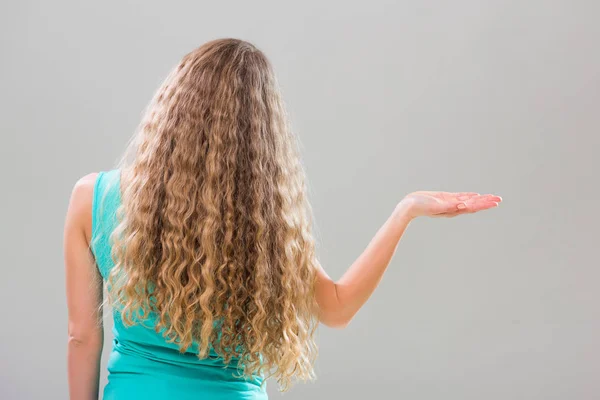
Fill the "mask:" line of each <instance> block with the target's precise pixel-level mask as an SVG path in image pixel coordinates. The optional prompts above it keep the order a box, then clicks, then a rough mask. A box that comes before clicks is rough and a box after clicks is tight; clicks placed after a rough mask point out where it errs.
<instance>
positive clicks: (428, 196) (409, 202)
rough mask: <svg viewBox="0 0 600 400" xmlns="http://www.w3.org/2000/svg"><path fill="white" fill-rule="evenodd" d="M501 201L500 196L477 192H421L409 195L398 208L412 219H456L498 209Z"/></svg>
mask: <svg viewBox="0 0 600 400" xmlns="http://www.w3.org/2000/svg"><path fill="white" fill-rule="evenodd" d="M501 201H502V198H501V197H500V196H495V195H491V194H485V195H481V194H479V193H475V192H457V193H452V192H424V191H419V192H413V193H410V194H409V195H407V196H406V197H405V198H404V199H403V200H402V201H401V202H400V203H399V204H398V208H400V209H403V210H404V211H405V212H406V213H407V215H408V216H409V217H410V218H415V217H420V216H427V217H455V216H457V215H460V214H473V213H476V212H478V211H482V210H487V209H489V208H494V207H497V206H498V204H499V203H500V202H501Z"/></svg>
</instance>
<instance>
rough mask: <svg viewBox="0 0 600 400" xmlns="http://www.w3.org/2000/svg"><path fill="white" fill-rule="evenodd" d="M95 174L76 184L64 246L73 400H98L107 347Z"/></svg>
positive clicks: (72, 195) (70, 396) (70, 379)
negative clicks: (95, 236)
mask: <svg viewBox="0 0 600 400" xmlns="http://www.w3.org/2000/svg"><path fill="white" fill-rule="evenodd" d="M95 178H96V174H95V173H94V174H89V175H86V176H84V177H83V178H81V179H80V180H79V181H77V183H76V184H75V186H74V188H73V191H72V193H71V198H70V201H69V208H68V211H67V215H66V219H65V227H64V236H63V246H64V260H65V275H66V289H67V308H68V313H69V325H68V334H69V336H68V349H67V362H68V377H69V398H70V399H71V400H97V399H98V389H99V376H100V358H101V354H102V346H103V343H104V333H103V326H102V309H101V304H102V289H103V288H102V278H101V276H100V274H99V271H98V268H97V267H96V263H95V261H94V257H93V255H92V253H91V251H90V248H89V239H90V237H91V209H92V195H93V188H94V182H95Z"/></svg>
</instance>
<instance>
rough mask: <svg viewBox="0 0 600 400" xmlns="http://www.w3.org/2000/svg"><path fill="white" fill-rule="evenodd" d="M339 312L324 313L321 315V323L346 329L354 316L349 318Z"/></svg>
mask: <svg viewBox="0 0 600 400" xmlns="http://www.w3.org/2000/svg"><path fill="white" fill-rule="evenodd" d="M336 314H337V313H332V314H329V315H327V314H322V315H321V318H320V320H321V323H322V324H323V325H325V326H326V327H328V328H333V329H344V328H346V327H347V326H348V324H350V321H351V319H352V318H347V317H344V316H342V315H339V314H337V315H336Z"/></svg>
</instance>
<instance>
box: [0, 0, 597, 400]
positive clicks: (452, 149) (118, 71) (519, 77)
mask: <svg viewBox="0 0 600 400" xmlns="http://www.w3.org/2000/svg"><path fill="white" fill-rule="evenodd" d="M599 13H600V3H598V2H596V1H592V0H590V1H573V0H563V1H549V0H543V1H542V0H535V1H533V0H532V1H517V0H513V1H501V0H495V1H475V0H458V1H452V2H422V1H381V0H377V1H368V2H367V1H340V0H337V1H315V0H303V1H295V2H290V1H270V2H257V1H249V2H219V1H211V2H208V1H187V2H183V1H149V0H146V1H124V0H119V1H115V0H109V1H96V2H87V1H74V0H73V1H64V0H63V1H41V0H39V1H22V0H21V1H7V0H3V1H2V2H1V5H0V46H1V47H0V57H1V63H0V132H1V135H2V136H1V139H2V140H1V144H0V151H1V157H0V162H1V163H2V164H1V166H0V167H1V171H2V186H1V189H0V190H1V196H0V198H1V201H2V204H1V208H0V209H1V212H2V223H1V224H0V226H1V229H2V236H3V238H2V241H1V243H2V271H1V277H0V296H1V300H2V323H1V324H2V325H1V330H0V398H2V399H42V398H43V399H66V398H67V376H66V343H67V309H66V299H65V293H64V266H63V249H62V229H63V223H64V216H65V212H66V209H67V204H68V199H69V195H70V192H71V189H72V187H73V185H74V183H75V182H76V180H77V179H79V178H80V177H81V176H83V175H85V174H87V173H90V172H94V171H100V170H107V169H110V168H112V166H113V165H114V163H115V162H116V160H117V159H118V158H119V157H120V155H121V153H122V151H123V150H124V147H125V143H126V141H127V140H128V139H129V137H130V136H131V135H132V134H133V132H134V130H135V128H136V126H137V124H138V122H139V120H140V118H141V113H142V111H143V110H144V108H145V106H146V104H147V103H148V102H149V100H150V98H151V96H152V94H153V93H154V91H155V90H156V89H157V88H158V85H159V84H160V83H161V82H162V80H163V79H164V78H165V76H166V74H167V73H168V71H169V70H170V69H171V68H172V67H173V66H175V65H176V64H177V62H178V61H179V59H180V58H181V57H182V56H183V55H184V54H185V53H187V52H188V51H190V50H192V49H193V48H195V47H197V46H200V45H201V44H202V43H204V42H206V41H208V40H210V39H215V38H219V37H237V38H241V39H245V40H248V41H251V42H252V43H254V44H255V45H256V46H258V47H259V48H260V49H262V50H263V51H264V52H265V53H266V54H267V56H268V57H269V58H270V60H271V61H272V63H273V65H274V67H275V70H276V73H277V76H278V79H279V80H280V83H281V86H282V88H283V95H284V98H285V101H286V104H287V107H288V110H289V112H290V115H291V118H292V125H293V127H294V129H295V131H296V132H297V133H298V135H299V137H300V140H301V143H302V153H303V160H304V163H305V165H306V170H307V173H308V179H309V184H310V197H311V200H312V204H313V207H314V210H315V217H316V225H317V238H318V243H319V247H318V254H319V256H320V258H321V261H322V264H323V265H324V267H325V269H326V270H327V272H328V273H329V274H330V275H331V276H332V277H333V278H339V277H341V275H342V274H343V272H344V271H345V270H346V268H347V267H348V266H349V265H350V264H351V263H352V262H353V261H354V259H355V258H356V257H357V256H358V255H359V254H360V252H362V250H363V249H364V247H365V246H366V245H367V244H368V242H369V240H370V239H371V237H372V236H373V234H374V233H375V232H376V230H377V229H378V228H379V226H380V225H381V224H382V223H383V222H384V221H385V219H386V218H387V217H388V216H389V214H390V212H391V211H392V210H393V207H394V206H395V205H396V203H397V202H398V201H399V200H400V199H402V197H403V196H404V195H405V194H407V193H409V192H411V191H415V190H447V191H478V192H480V193H494V194H498V195H500V196H502V197H503V199H504V202H503V204H502V205H501V206H500V207H499V208H497V209H494V210H491V211H487V212H485V213H481V214H477V215H468V216H463V217H460V218H455V219H419V220H416V221H414V222H413V223H412V224H411V225H410V227H409V228H408V230H407V232H406V234H405V237H404V239H403V240H402V241H401V243H400V245H399V247H398V250H397V253H396V255H395V257H394V259H393V261H392V263H391V264H390V266H389V269H388V270H387V272H386V273H385V276H384V278H383V280H382V283H381V285H380V286H379V288H378V289H377V290H376V292H375V293H374V295H373V296H372V297H371V299H370V300H369V302H368V303H367V304H366V305H365V306H364V308H363V309H362V310H361V311H360V312H359V313H358V315H357V316H356V317H355V319H354V320H353V321H352V322H351V324H350V325H349V326H348V327H347V328H346V329H345V330H334V329H329V328H326V327H321V328H320V329H319V332H318V344H319V346H320V355H319V359H318V362H317V366H316V368H317V375H318V379H317V380H316V381H315V382H313V383H308V384H299V385H297V386H295V387H294V388H293V389H292V390H291V391H290V392H288V393H285V394H283V395H281V394H280V393H278V391H277V385H276V383H275V382H273V381H270V382H269V386H268V387H269V389H268V391H269V394H270V397H271V398H272V399H280V398H286V399H288V400H293V399H365V398H369V399H412V400H433V399H442V398H443V399H448V400H459V399H460V400H465V399H477V400H479V399H488V400H494V399H498V400H499V399H526V400H532V399H545V400H550V399H577V400H587V399H598V398H600V381H599V380H598V372H599V371H600V303H599V300H600V295H599V291H598V285H599V283H600V270H599V262H598V255H597V248H598V245H597V242H598V239H599V235H598V222H599V218H598V207H599V206H598V198H599V197H598V196H599V195H600V191H599V189H598V172H600V169H599V162H598V160H597V158H596V152H597V150H598V147H599V145H600V140H599V137H598V135H599V133H600V132H599V128H600V46H599V45H598V42H599V41H600V24H599V23H598V18H599V15H600V14H599ZM108 328H110V326H108ZM111 339H112V338H111V335H110V333H107V335H106V345H105V355H106V354H108V351H109V350H110V346H111ZM105 365H106V364H105V361H103V372H102V373H103V375H102V384H104V383H105V380H106V372H105V370H104V368H105ZM198 398H199V399H201V398H202V396H201V395H200V394H199V397H198Z"/></svg>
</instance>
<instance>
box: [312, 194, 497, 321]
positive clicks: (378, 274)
mask: <svg viewBox="0 0 600 400" xmlns="http://www.w3.org/2000/svg"><path fill="white" fill-rule="evenodd" d="M501 200H502V199H501V198H500V197H498V196H493V195H483V196H482V195H479V194H478V193H472V192H461V193H448V192H414V193H411V194H410V195H408V196H406V197H405V198H404V199H403V200H402V201H401V202H400V203H398V205H397V206H396V208H395V209H394V211H393V213H392V214H391V215H390V217H389V218H388V219H387V221H385V223H384V224H383V226H381V228H380V229H379V230H378V231H377V233H376V234H375V236H374V237H373V239H372V240H371V242H370V243H369V245H368V246H367V248H366V249H365V250H364V251H363V253H362V254H361V255H360V256H359V257H358V258H357V259H356V261H354V263H353V264H352V265H351V266H350V267H349V268H348V270H347V271H346V273H344V275H343V276H342V277H341V278H340V279H339V280H338V281H337V282H334V281H333V280H332V279H331V278H330V277H329V276H328V275H327V273H326V272H325V270H323V268H322V267H321V266H319V269H318V273H317V283H316V297H317V303H318V304H319V312H320V315H319V318H320V320H321V322H322V323H323V324H325V325H327V326H330V327H336V328H343V327H345V326H346V325H347V324H348V323H349V322H350V320H351V319H352V318H353V317H354V315H355V314H356V313H357V312H358V310H359V309H360V308H361V307H362V306H363V304H365V302H366V301H367V300H368V299H369V297H370V296H371V294H372V293H373V291H374V290H375V288H376V287H377V285H378V284H379V282H380V281H381V278H382V276H383V274H384V272H385V270H386V268H387V266H388V265H389V263H390V261H391V259H392V257H393V255H394V253H395V251H396V247H397V246H398V242H399V241H400V239H401V238H402V235H403V234H404V231H405V230H406V228H407V227H408V225H409V224H410V222H411V221H412V220H413V219H414V218H416V217H419V216H430V217H454V216H456V215H460V214H471V213H475V212H477V211H481V210H485V209H488V208H493V207H496V206H497V205H498V204H499V202H500V201H501Z"/></svg>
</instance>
